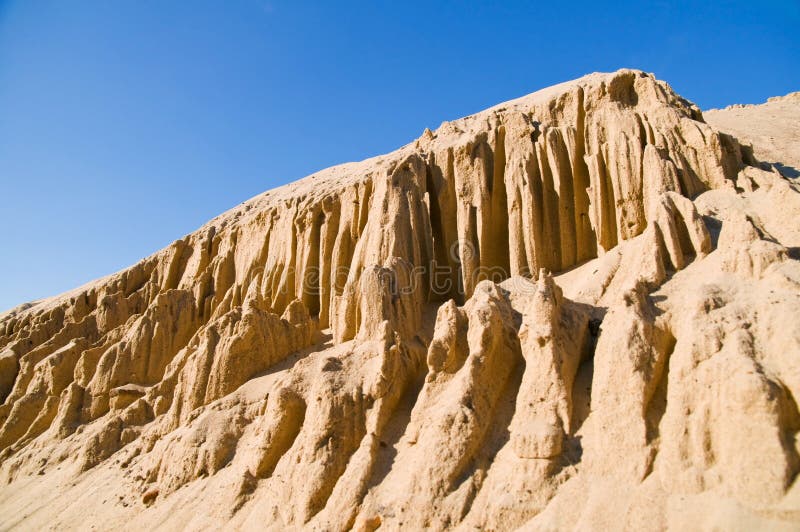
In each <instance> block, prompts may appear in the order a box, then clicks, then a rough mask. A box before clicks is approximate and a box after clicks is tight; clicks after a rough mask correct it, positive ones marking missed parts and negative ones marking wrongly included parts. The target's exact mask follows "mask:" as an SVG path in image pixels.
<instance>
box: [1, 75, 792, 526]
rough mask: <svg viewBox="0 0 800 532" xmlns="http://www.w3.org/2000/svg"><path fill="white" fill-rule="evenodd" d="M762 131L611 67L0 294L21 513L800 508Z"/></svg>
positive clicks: (786, 254)
mask: <svg viewBox="0 0 800 532" xmlns="http://www.w3.org/2000/svg"><path fill="white" fill-rule="evenodd" d="M791 101H792V100H790V99H785V100H781V105H790V104H791ZM787 102H788V103H787ZM720 112H725V111H720ZM779 134H780V132H777V133H776V135H779ZM737 137H738V140H737V138H734V137H733V136H731V135H730V134H728V133H725V132H721V131H719V130H717V129H715V128H713V127H711V126H709V125H708V124H706V123H705V122H704V121H703V115H702V113H701V112H700V110H699V109H697V108H696V107H695V106H694V105H693V104H691V103H689V102H687V101H686V100H684V99H682V98H681V97H680V96H678V95H677V94H675V93H674V92H673V91H672V89H671V88H670V87H669V86H668V85H667V84H665V83H663V82H661V81H658V80H656V79H654V78H653V77H652V76H651V75H648V74H645V73H642V72H638V71H631V70H623V71H619V72H616V73H613V74H592V75H589V76H586V77H584V78H581V79H579V80H576V81H573V82H569V83H565V84H562V85H558V86H555V87H551V88H549V89H545V90H543V91H539V92H537V93H533V94H531V95H528V96H525V97H523V98H520V99H518V100H514V101H510V102H507V103H504V104H501V105H499V106H497V107H494V108H492V109H489V110H486V111H484V112H481V113H478V114H476V115H472V116H470V117H466V118H463V119H460V120H456V121H453V122H447V123H444V124H442V126H441V127H439V128H438V129H437V130H436V131H430V130H426V131H425V132H424V133H423V135H422V136H421V137H420V138H419V139H417V140H416V141H414V142H413V143H411V144H409V145H407V146H405V147H403V148H401V149H399V150H397V151H396V152H393V153H391V154H388V155H386V156H382V157H377V158H374V159H369V160H367V161H363V162H361V163H351V164H347V165H342V166H338V167H334V168H330V169H328V170H324V171H322V172H319V173H318V174H314V175H312V176H309V177H307V178H305V179H303V180H301V181H299V182H297V183H294V184H291V185H287V186H285V187H282V188H279V189H276V190H273V191H270V192H267V193H265V194H263V195H261V196H258V197H256V198H253V199H252V200H250V201H248V202H246V203H244V204H242V205H241V206H239V207H237V208H236V209H234V210H232V211H229V212H227V213H225V214H223V215H221V216H220V217H218V218H216V219H214V220H212V221H211V222H209V223H208V224H207V225H206V226H204V227H203V228H201V229H199V230H198V231H197V232H195V233H193V234H191V235H188V236H186V237H185V238H183V239H181V240H179V241H176V242H175V243H174V244H172V245H171V246H169V247H168V248H166V249H164V250H163V251H161V252H159V253H157V254H155V255H154V256H152V257H149V258H147V259H145V260H143V261H142V262H140V263H139V264H136V265H135V266H133V267H131V268H129V269H127V270H125V271H122V272H120V273H117V274H115V275H112V276H110V277H107V278H105V279H101V280H98V281H95V282H93V283H90V284H89V285H87V286H84V287H81V288H79V289H76V290H75V291H73V292H70V293H67V294H64V295H62V296H58V297H55V298H51V299H48V300H44V301H40V302H36V303H33V304H29V305H26V306H23V307H19V308H18V309H14V310H12V311H10V312H8V313H6V314H4V315H2V316H0V400H1V401H2V405H0V478H2V480H3V482H2V485H3V487H2V488H0V516H2V517H0V524H2V527H3V528H15V527H20V528H42V527H45V526H58V527H76V528H79V527H87V526H90V525H95V526H98V527H103V528H111V527H120V528H136V529H140V528H142V527H144V528H151V527H157V526H162V527H168V528H189V529H207V528H211V527H222V526H225V527H229V528H234V529H263V528H269V529H276V530H278V529H280V530H284V529H303V528H305V529H314V530H316V529H321V530H346V529H350V528H356V529H360V530H375V529H377V528H379V527H382V528H386V529H399V528H411V529H418V528H432V529H449V528H464V529H466V528H476V527H477V528H479V529H495V530H505V529H515V528H520V527H522V528H526V529H534V530H538V529H547V530H550V529H561V528H568V529H569V528H576V527H577V528H592V529H595V528H611V529H626V528H636V529H640V528H645V529H663V528H672V527H674V528H685V527H691V528H742V529H751V528H753V527H763V528H778V529H780V528H786V529H792V528H796V527H797V526H798V525H800V491H798V490H800V488H798V487H797V486H796V476H797V473H798V471H800V444H799V443H798V430H800V413H798V407H797V404H796V401H795V397H797V395H798V393H800V320H798V318H799V317H800V263H799V262H798V249H800V229H798V226H797V224H796V220H797V216H798V215H800V191H798V186H797V184H796V183H795V182H794V181H793V180H792V179H790V178H789V177H787V175H788V173H787V172H786V165H779V166H770V165H769V164H766V163H772V162H774V161H766V163H762V162H760V161H758V160H757V159H756V158H755V155H754V153H755V154H758V153H759V152H758V150H755V151H754V150H753V148H751V147H750V146H749V145H747V144H745V143H746V142H749V141H748V140H747V139H745V138H744V137H743V136H742V135H741V134H737ZM786 160H790V159H786ZM779 170H780V171H783V172H784V174H786V175H782V174H781V173H780V171H779Z"/></svg>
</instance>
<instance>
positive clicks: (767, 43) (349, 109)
mask: <svg viewBox="0 0 800 532" xmlns="http://www.w3.org/2000/svg"><path fill="white" fill-rule="evenodd" d="M494 4H495V2H438V3H434V2H412V1H406V2H378V1H376V2H326V3H313V4H311V3H301V2H289V1H280V0H275V1H269V2H267V1H263V0H240V1H222V0H218V1H202V0H200V1H192V2H188V1H183V2H173V1H168V0H159V1H155V0H104V1H100V0H98V1H81V0H74V1H67V0H62V1H37V0H25V1H13V0H12V1H8V0H0V191H2V192H0V228H1V229H2V247H0V250H1V251H0V310H2V309H6V308H10V307H12V306H14V305H16V304H19V303H22V302H24V301H27V300H31V299H36V298H40V297H45V296H48V295H55V294H57V293H60V292H63V291H65V290H68V289H70V288H73V287H75V286H78V285H80V284H83V283H84V282H87V281H89V280H91V279H93V278H97V277H100V276H103V275H106V274H109V273H112V272H114V271H117V270H119V269H121V268H124V267H126V266H128V265H131V264H133V263H134V262H136V261H138V260H139V259H141V258H143V257H145V256H147V255H149V254H150V253H152V252H154V251H156V250H158V249H160V248H162V247H163V246H165V245H167V244H169V243H170V242H172V241H173V240H175V239H177V238H180V237H181V236H183V235H184V234H186V233H189V232H191V231H193V230H194V229H196V228H197V227H199V226H200V225H202V224H203V223H205V222H206V221H207V220H208V219H210V218H212V217H213V216H215V215H217V214H219V213H221V212H223V211H225V210H227V209H229V208H230V207H233V206H235V205H236V204H238V203H240V202H242V201H244V200H246V199H247V198H249V197H251V196H254V195H256V194H258V193H260V192H262V191H264V190H267V189H269V188H272V187H275V186H278V185H281V184H284V183H287V182H290V181H293V180H295V179H297V178H300V177H302V176H304V175H307V174H309V173H311V172H313V171H315V170H318V169H320V168H324V167H327V166H330V165H333V164H336V163H340V162H345V161H351V160H358V159H363V158H365V157H369V156H372V155H376V154H379V153H384V152H387V151H391V150H392V149H394V148H397V147H399V146H401V145H403V144H405V143H407V142H409V141H410V140H412V139H414V138H415V137H417V136H419V134H420V133H421V132H422V130H423V129H424V128H425V127H431V128H435V127H437V126H438V125H439V124H440V123H441V122H442V121H443V120H450V119H455V118H458V117H461V116H464V115H467V114H470V113H473V112H476V111H479V110H481V109H483V108H485V107H488V106H491V105H493V104H495V103H499V102H500V101H503V100H507V99H510V98H514V97H517V96H520V95H523V94H526V93H528V92H532V91H534V90H536V89H539V88H542V87H545V86H548V85H551V84H554V83H558V82H561V81H566V80H569V79H573V78H576V77H579V76H581V75H583V74H585V73H589V72H594V71H610V70H616V69H618V68H622V67H634V68H641V69H643V70H647V71H650V72H655V73H656V75H657V76H658V77H660V78H662V79H666V80H667V81H669V82H670V83H671V84H672V86H673V87H674V88H675V89H676V90H677V91H678V92H680V93H681V94H682V95H683V96H685V97H687V98H689V99H690V100H693V101H694V102H696V103H697V104H698V105H700V106H701V108H703V109H708V108H710V107H718V106H724V105H727V104H730V103H737V102H744V103H748V102H761V101H763V100H765V99H766V98H767V97H768V96H773V95H777V94H784V93H786V92H790V91H794V90H800V76H799V75H798V71H800V39H798V38H797V34H798V28H800V2H798V1H796V0H795V1H792V2H770V1H764V2H752V1H750V2H707V1H706V2H658V1H656V2H616V3H613V4H612V3H609V4H608V5H607V6H606V5H602V4H603V3H601V2H585V3H583V2H578V1H573V2H569V3H564V7H560V6H559V5H558V4H561V3H559V2H504V3H502V5H501V6H497V5H494ZM497 4H500V2H497ZM643 4H646V5H643ZM611 5H613V6H614V7H610V6H611Z"/></svg>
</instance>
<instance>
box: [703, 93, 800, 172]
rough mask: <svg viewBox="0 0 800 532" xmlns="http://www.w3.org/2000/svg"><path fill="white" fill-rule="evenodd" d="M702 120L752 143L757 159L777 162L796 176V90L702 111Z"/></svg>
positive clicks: (799, 107)
mask: <svg viewBox="0 0 800 532" xmlns="http://www.w3.org/2000/svg"><path fill="white" fill-rule="evenodd" d="M703 116H704V117H705V119H706V122H708V123H709V124H711V125H712V126H714V127H716V128H717V129H720V130H722V131H725V132H727V133H730V134H731V135H733V136H735V137H737V138H738V139H739V141H740V142H742V143H746V144H750V145H752V146H753V154H754V155H755V157H756V158H757V159H758V160H760V161H765V162H769V163H777V165H778V166H779V167H780V168H781V171H782V172H783V173H784V174H786V175H788V176H790V177H800V92H793V93H791V94H787V95H786V96H775V97H772V98H770V99H769V100H767V102H766V103H763V104H760V105H752V104H751V105H731V106H729V107H726V108H725V109H712V110H710V111H706V112H705V113H703Z"/></svg>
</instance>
